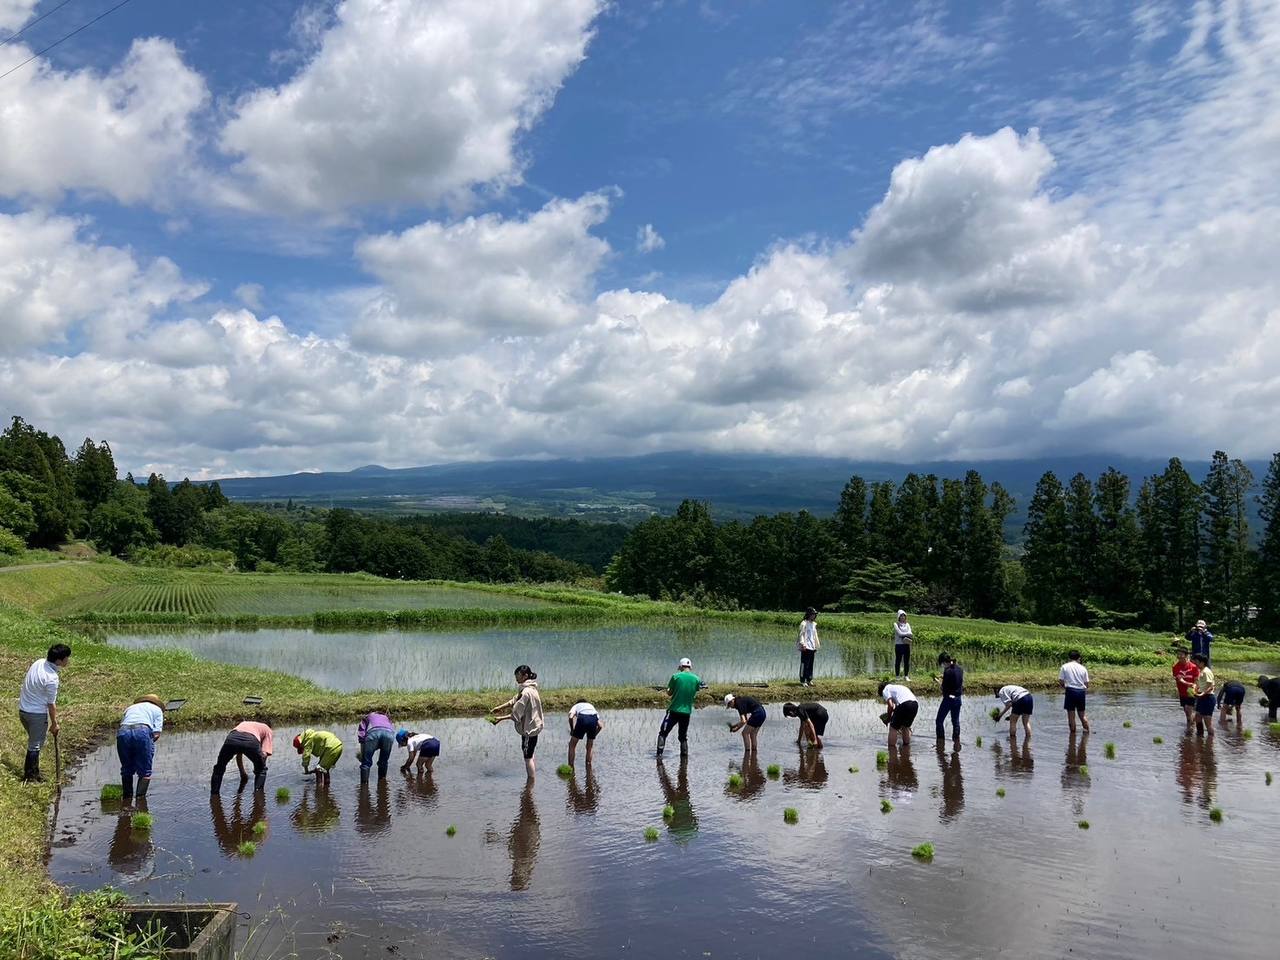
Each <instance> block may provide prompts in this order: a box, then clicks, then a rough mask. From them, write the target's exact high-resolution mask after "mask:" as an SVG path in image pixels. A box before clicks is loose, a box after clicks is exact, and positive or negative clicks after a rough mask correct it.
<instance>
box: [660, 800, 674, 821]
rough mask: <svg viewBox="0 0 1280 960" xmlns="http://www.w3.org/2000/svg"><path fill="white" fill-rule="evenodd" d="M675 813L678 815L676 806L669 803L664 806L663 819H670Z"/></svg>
mask: <svg viewBox="0 0 1280 960" xmlns="http://www.w3.org/2000/svg"><path fill="white" fill-rule="evenodd" d="M675 815H676V808H675V807H673V806H672V805H671V804H669V803H668V804H667V805H666V806H665V807H663V808H662V819H663V820H670V819H671V818H672V817H674V816H675Z"/></svg>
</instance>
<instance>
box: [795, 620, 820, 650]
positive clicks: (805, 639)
mask: <svg viewBox="0 0 1280 960" xmlns="http://www.w3.org/2000/svg"><path fill="white" fill-rule="evenodd" d="M796 646H798V647H799V648H800V649H801V650H817V649H818V625H817V624H816V623H814V622H813V621H812V620H801V621H800V639H799V641H797V643H796Z"/></svg>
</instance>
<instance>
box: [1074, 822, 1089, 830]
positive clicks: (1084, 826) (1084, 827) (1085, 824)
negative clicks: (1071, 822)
mask: <svg viewBox="0 0 1280 960" xmlns="http://www.w3.org/2000/svg"><path fill="white" fill-rule="evenodd" d="M1076 826H1077V827H1079V828H1080V829H1081V830H1088V829H1089V821H1088V820H1081V821H1080V822H1079V823H1077V824H1076Z"/></svg>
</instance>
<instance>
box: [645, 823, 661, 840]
mask: <svg viewBox="0 0 1280 960" xmlns="http://www.w3.org/2000/svg"><path fill="white" fill-rule="evenodd" d="M659 836H661V834H659V833H658V828H657V827H645V828H644V838H645V839H646V840H648V841H649V842H650V843H652V842H653V841H654V840H657V839H658V837H659Z"/></svg>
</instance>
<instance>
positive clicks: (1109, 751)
mask: <svg viewBox="0 0 1280 960" xmlns="http://www.w3.org/2000/svg"><path fill="white" fill-rule="evenodd" d="M1102 752H1103V753H1104V754H1105V755H1106V757H1107V759H1108V760H1114V759H1115V758H1116V745H1115V744H1114V743H1111V742H1110V741H1108V742H1107V743H1105V744H1103V746H1102Z"/></svg>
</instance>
